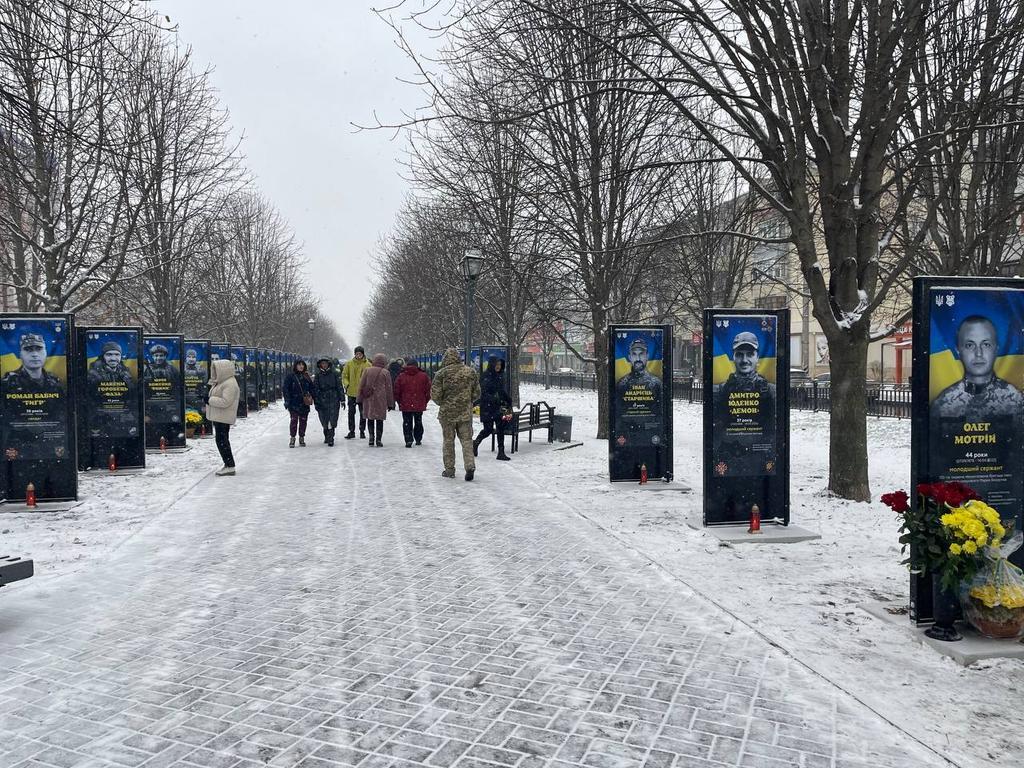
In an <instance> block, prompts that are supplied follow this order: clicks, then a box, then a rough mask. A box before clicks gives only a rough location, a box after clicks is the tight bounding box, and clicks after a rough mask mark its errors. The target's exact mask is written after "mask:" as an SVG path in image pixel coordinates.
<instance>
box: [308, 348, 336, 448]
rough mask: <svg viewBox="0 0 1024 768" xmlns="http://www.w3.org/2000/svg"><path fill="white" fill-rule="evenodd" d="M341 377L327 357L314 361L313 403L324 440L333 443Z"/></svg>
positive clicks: (329, 443)
mask: <svg viewBox="0 0 1024 768" xmlns="http://www.w3.org/2000/svg"><path fill="white" fill-rule="evenodd" d="M341 399H342V392H341V378H340V377H339V376H338V372H337V371H336V370H335V368H334V363H332V362H331V361H330V360H329V359H328V358H326V357H322V358H320V359H319V360H317V361H316V373H315V374H313V404H314V405H315V406H316V415H317V416H319V417H320V426H322V427H323V428H324V442H325V443H327V444H328V445H334V430H335V429H337V428H338V413H339V412H340V411H341Z"/></svg>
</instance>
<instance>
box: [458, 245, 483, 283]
mask: <svg viewBox="0 0 1024 768" xmlns="http://www.w3.org/2000/svg"><path fill="white" fill-rule="evenodd" d="M483 268H484V255H483V253H482V252H481V251H479V250H477V249H476V248H471V249H470V250H468V251H466V255H465V256H463V257H462V276H463V277H464V278H466V280H476V279H477V278H478V277H479V276H480V273H481V272H482V271H483Z"/></svg>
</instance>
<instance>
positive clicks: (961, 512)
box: [940, 499, 1006, 556]
mask: <svg viewBox="0 0 1024 768" xmlns="http://www.w3.org/2000/svg"><path fill="white" fill-rule="evenodd" d="M940 521H941V522H942V525H943V527H944V528H945V529H946V531H947V533H948V534H949V536H950V538H952V539H953V543H952V544H950V545H949V553H950V554H951V555H968V556H972V555H975V554H977V552H978V550H979V549H980V548H981V547H986V546H989V547H999V545H1000V544H1002V543H1003V537H1004V536H1006V528H1005V527H1003V523H1002V521H1001V520H1000V519H999V513H998V512H996V511H995V510H994V509H992V507H990V506H989V505H988V504H986V503H985V502H983V501H980V500H978V499H971V500H970V501H966V502H964V503H963V505H962V506H959V507H954V508H952V509H950V510H949V512H947V513H946V514H944V515H943V516H942V517H941V518H940Z"/></svg>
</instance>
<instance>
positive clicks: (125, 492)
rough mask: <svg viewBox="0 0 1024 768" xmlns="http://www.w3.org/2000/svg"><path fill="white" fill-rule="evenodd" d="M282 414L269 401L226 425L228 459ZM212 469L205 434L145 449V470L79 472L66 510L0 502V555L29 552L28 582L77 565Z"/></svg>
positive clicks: (215, 465) (113, 545)
mask: <svg viewBox="0 0 1024 768" xmlns="http://www.w3.org/2000/svg"><path fill="white" fill-rule="evenodd" d="M283 413H284V411H283V409H282V407H281V406H280V405H272V406H271V407H270V408H269V409H267V410H264V411H260V412H259V413H257V414H253V415H251V416H249V417H248V418H246V419H239V420H238V423H237V425H236V426H234V427H232V428H231V447H232V449H233V451H234V452H235V455H236V457H237V456H238V454H240V453H242V454H243V455H244V450H245V446H246V445H247V444H248V443H249V442H250V441H251V440H252V439H253V438H255V437H258V436H259V435H261V434H263V432H265V431H266V430H267V428H268V427H270V425H271V424H274V423H279V422H280V421H281V416H282V414H283ZM220 466H221V462H220V456H219V454H218V453H217V446H216V445H214V441H213V437H212V436H211V437H209V438H205V439H196V440H189V441H188V450H186V451H183V452H181V453H175V452H171V451H169V452H167V453H164V454H161V453H150V454H147V456H146V469H145V470H143V471H142V472H139V473H125V474H115V475H113V476H111V474H110V473H109V472H106V471H104V470H98V471H92V472H85V473H79V475H78V498H79V500H80V502H79V504H77V505H76V506H75V507H73V508H72V509H69V510H67V511H66V512H22V513H10V512H5V511H4V506H3V505H0V555H17V556H22V557H24V556H28V557H31V558H32V559H33V560H34V562H35V577H34V578H35V579H36V583H38V582H39V580H46V579H52V578H54V577H57V576H61V575H64V574H66V573H70V572H73V571H77V570H80V569H81V568H83V567H85V566H86V565H88V564H89V563H91V562H94V561H95V560H96V559H97V558H102V557H104V556H105V555H108V554H109V553H110V552H112V551H113V550H115V549H117V547H118V546H120V545H121V544H122V543H123V542H124V541H125V540H126V539H128V538H129V537H130V536H131V535H132V534H134V533H136V532H137V531H139V530H141V529H142V527H143V526H145V525H146V523H148V522H149V521H150V520H152V519H153V518H154V517H155V516H157V515H159V514H160V513H161V512H163V511H164V510H165V509H167V508H168V507H169V506H171V505H172V504H173V503H174V502H175V501H177V500H178V499H180V498H181V497H182V496H184V495H185V494H187V493H188V492H189V491H190V490H191V489H192V488H193V486H195V485H196V483H198V482H199V481H200V480H202V479H203V478H204V477H205V476H206V475H207V474H208V473H210V472H212V471H213V470H216V469H219V468H220ZM0 599H3V594H2V592H0Z"/></svg>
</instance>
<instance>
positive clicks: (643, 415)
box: [614, 338, 662, 447]
mask: <svg viewBox="0 0 1024 768" xmlns="http://www.w3.org/2000/svg"><path fill="white" fill-rule="evenodd" d="M649 358H650V351H649V350H648V348H647V342H646V341H644V340H643V339H641V338H635V339H633V341H631V342H630V344H629V348H628V352H627V357H626V359H627V360H628V361H629V366H630V371H629V373H627V374H626V375H625V376H623V377H622V378H621V379H619V380H618V381H617V382H616V383H615V399H616V409H615V425H614V426H615V437H616V439H617V440H621V441H624V444H625V443H629V444H630V445H632V446H634V447H640V446H644V447H651V446H656V445H658V444H659V442H660V440H661V439H662V423H661V416H662V413H661V409H662V404H661V397H662V387H661V379H659V378H658V377H657V376H655V375H654V374H653V373H651V372H650V371H648V370H647V362H648V360H649Z"/></svg>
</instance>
